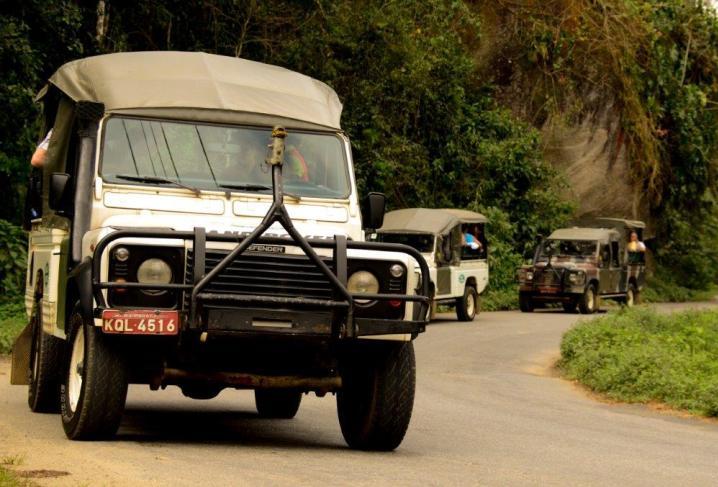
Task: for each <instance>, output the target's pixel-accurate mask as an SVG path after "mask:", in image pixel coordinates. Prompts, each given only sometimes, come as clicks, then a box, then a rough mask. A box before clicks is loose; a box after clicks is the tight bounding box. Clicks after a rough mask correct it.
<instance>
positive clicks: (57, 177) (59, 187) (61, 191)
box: [47, 172, 70, 213]
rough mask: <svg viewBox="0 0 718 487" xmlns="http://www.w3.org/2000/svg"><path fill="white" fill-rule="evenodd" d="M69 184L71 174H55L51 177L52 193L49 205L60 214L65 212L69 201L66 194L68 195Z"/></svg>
mask: <svg viewBox="0 0 718 487" xmlns="http://www.w3.org/2000/svg"><path fill="white" fill-rule="evenodd" d="M69 182H70V175H69V174H65V173H61V172H54V173H52V174H51V175H50V191H49V198H48V202H47V204H48V206H49V207H50V208H51V209H53V210H55V211H56V212H58V213H60V212H63V211H64V210H65V206H66V204H65V201H66V199H67V198H66V196H65V194H66V193H67V189H68V186H69Z"/></svg>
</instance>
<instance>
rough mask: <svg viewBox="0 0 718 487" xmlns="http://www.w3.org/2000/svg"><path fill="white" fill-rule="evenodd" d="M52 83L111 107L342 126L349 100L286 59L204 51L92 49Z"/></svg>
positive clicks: (208, 118)
mask: <svg viewBox="0 0 718 487" xmlns="http://www.w3.org/2000/svg"><path fill="white" fill-rule="evenodd" d="M48 86H52V87H55V88H57V89H58V90H59V91H61V92H62V93H64V94H65V95H67V96H68V97H69V98H70V99H71V100H72V101H74V102H78V101H90V102H96V103H103V104H104V105H105V111H106V112H108V113H124V114H133V115H140V116H147V117H156V118H174V119H182V120H197V121H204V122H216V123H246V124H258V125H268V126H271V125H275V124H278V123H281V124H284V125H286V126H288V127H297V128H324V129H327V128H328V129H335V130H339V129H340V123H339V122H340V117H341V111H342V105H341V103H340V101H339V98H338V97H337V94H336V93H335V92H334V90H332V89H331V88H330V87H329V86H327V85H326V84H324V83H322V82H320V81H317V80H315V79H312V78H310V77H308V76H305V75H302V74H299V73H296V72H293V71H290V70H288V69H284V68H281V67H278V66H271V65H268V64H262V63H258V62H254V61H248V60H246V59H239V58H233V57H227V56H217V55H214V54H206V53H201V52H172V51H169V52H168V51H156V52H124V53H116V54H106V55H102V56H94V57H88V58H85V59H79V60H77V61H72V62H69V63H67V64H65V65H63V66H62V67H60V69H58V70H57V71H56V72H55V74H53V75H52V77H51V78H50V80H49V83H48ZM48 86H46V87H45V88H43V90H42V91H41V92H40V93H39V94H38V99H41V98H42V97H43V96H45V94H46V92H47V89H48Z"/></svg>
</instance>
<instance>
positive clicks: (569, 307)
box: [561, 298, 578, 313]
mask: <svg viewBox="0 0 718 487" xmlns="http://www.w3.org/2000/svg"><path fill="white" fill-rule="evenodd" d="M561 304H562V305H563V310H564V311H565V312H566V313H575V312H576V308H577V307H578V301H577V300H576V299H573V298H572V299H571V300H570V301H565V302H563V303H561Z"/></svg>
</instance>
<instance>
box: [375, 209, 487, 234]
mask: <svg viewBox="0 0 718 487" xmlns="http://www.w3.org/2000/svg"><path fill="white" fill-rule="evenodd" d="M487 221H488V220H487V219H486V217H485V216H484V215H482V214H481V213H476V212H473V211H468V210H458V209H447V208H444V209H434V208H405V209H403V210H394V211H390V212H388V213H387V214H386V215H385V216H384V225H383V226H382V227H381V228H380V229H379V232H402V233H431V234H444V233H446V232H448V231H449V230H451V228H452V227H454V226H455V225H457V224H459V223H485V222H487Z"/></svg>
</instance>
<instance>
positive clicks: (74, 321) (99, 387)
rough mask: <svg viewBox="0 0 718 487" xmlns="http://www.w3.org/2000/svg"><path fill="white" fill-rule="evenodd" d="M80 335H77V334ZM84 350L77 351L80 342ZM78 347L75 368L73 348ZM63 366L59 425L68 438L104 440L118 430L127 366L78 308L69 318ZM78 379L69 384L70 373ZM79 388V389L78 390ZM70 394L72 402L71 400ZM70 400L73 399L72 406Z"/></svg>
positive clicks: (122, 406) (122, 410) (125, 387)
mask: <svg viewBox="0 0 718 487" xmlns="http://www.w3.org/2000/svg"><path fill="white" fill-rule="evenodd" d="M80 333H82V336H81V337H79V338H78V335H79V334H80ZM80 340H81V341H82V343H83V348H84V353H82V354H80V353H79V350H80V348H79V341H80ZM76 347H77V350H78V358H77V360H79V356H80V355H81V356H82V361H81V362H79V363H78V364H77V368H76V370H75V371H72V370H70V364H71V363H73V350H75V348H76ZM65 356H66V360H65V367H64V369H63V370H64V374H63V378H62V386H61V388H60V397H61V403H60V405H61V416H62V426H63V428H64V430H65V434H66V435H67V437H68V438H70V439H71V440H100V439H107V438H110V437H112V436H114V434H115V433H116V432H117V429H118V428H119V426H120V421H121V420H122V414H123V412H124V409H125V399H126V398H127V382H128V374H127V366H126V363H125V360H124V358H123V357H122V354H121V353H120V352H119V350H118V349H117V347H115V346H113V344H111V343H109V340H108V339H107V337H105V336H104V335H103V334H102V332H101V331H100V330H99V329H98V328H96V327H95V326H93V324H92V323H85V321H84V320H83V318H82V315H81V314H80V311H79V309H75V310H74V311H73V313H72V316H71V318H70V334H69V341H68V343H67V353H66V354H65ZM75 372H77V375H76V376H75V377H76V378H77V377H80V378H81V384H80V385H79V386H78V385H77V384H76V383H75V384H74V385H73V386H72V387H71V386H70V377H71V374H73V373H75ZM77 391H79V392H77ZM73 397H74V398H75V401H73ZM73 402H76V403H75V404H74V407H73Z"/></svg>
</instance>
